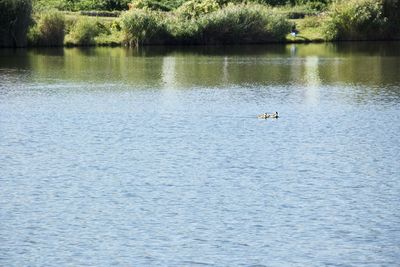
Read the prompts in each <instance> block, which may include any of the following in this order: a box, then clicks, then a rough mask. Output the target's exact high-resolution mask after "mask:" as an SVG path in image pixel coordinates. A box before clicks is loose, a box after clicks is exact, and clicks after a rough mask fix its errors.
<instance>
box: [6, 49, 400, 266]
mask: <svg viewBox="0 0 400 267" xmlns="http://www.w3.org/2000/svg"><path fill="white" fill-rule="evenodd" d="M275 111H278V112H279V114H280V118H279V119H267V120H260V119H257V114H260V113H264V112H275ZM399 162H400V43H399V42H391V43H379V42H375V43H368V42H361V43H341V44H289V45H265V46H231V47H201V46H199V47H189V48H188V47H146V48H143V49H128V48H86V49H83V48H65V49H64V48H62V49H56V48H52V49H30V50H24V49H18V50H7V49H2V50H0V266H112V265H114V266H307V267H309V266H398V264H399V262H400V164H399Z"/></svg>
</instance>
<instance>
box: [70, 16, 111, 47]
mask: <svg viewBox="0 0 400 267" xmlns="http://www.w3.org/2000/svg"><path fill="white" fill-rule="evenodd" d="M102 28H103V27H100V23H99V22H97V21H96V20H93V19H89V18H85V17H80V18H79V19H78V20H77V22H76V23H75V24H74V25H73V27H72V29H71V32H70V33H69V34H68V35H67V36H66V44H67V45H94V44H95V39H94V38H95V37H96V36H98V35H99V34H100V33H102Z"/></svg>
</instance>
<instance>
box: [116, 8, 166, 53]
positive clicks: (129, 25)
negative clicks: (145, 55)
mask: <svg viewBox="0 0 400 267" xmlns="http://www.w3.org/2000/svg"><path fill="white" fill-rule="evenodd" d="M165 21H166V18H165V15H164V14H162V13H160V12H156V11H150V10H141V9H132V10H130V11H128V12H125V13H124V14H123V15H122V16H121V27H122V30H123V32H124V34H125V41H126V43H128V44H129V45H136V46H139V45H142V44H148V43H152V44H154V43H157V44H160V43H163V42H165V40H166V39H168V36H169V33H168V31H167V26H166V24H165Z"/></svg>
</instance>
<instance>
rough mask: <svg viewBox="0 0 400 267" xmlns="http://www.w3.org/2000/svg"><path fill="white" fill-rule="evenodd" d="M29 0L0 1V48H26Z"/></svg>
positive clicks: (30, 8)
mask: <svg viewBox="0 0 400 267" xmlns="http://www.w3.org/2000/svg"><path fill="white" fill-rule="evenodd" d="M31 11H32V2H31V0H0V47H22V46H26V40H27V39H26V36H27V32H28V27H29V24H30V22H31Z"/></svg>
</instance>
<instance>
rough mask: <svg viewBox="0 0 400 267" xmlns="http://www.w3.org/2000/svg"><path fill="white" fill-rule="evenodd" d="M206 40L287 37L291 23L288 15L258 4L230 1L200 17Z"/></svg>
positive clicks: (225, 41) (251, 40)
mask: <svg viewBox="0 0 400 267" xmlns="http://www.w3.org/2000/svg"><path fill="white" fill-rule="evenodd" d="M200 28H201V29H200V30H201V35H202V40H203V41H202V42H203V43H213V44H228V43H229V44H235V43H262V42H271V41H281V40H284V38H285V36H286V34H287V33H289V31H290V28H291V25H290V23H289V22H288V21H287V20H286V19H285V17H284V16H282V15H279V14H276V13H274V12H273V11H272V10H271V9H270V8H268V7H266V6H263V5H258V4H240V5H228V6H227V7H225V8H223V9H221V10H219V11H216V12H213V13H210V14H208V15H205V16H203V17H201V18H200Z"/></svg>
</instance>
